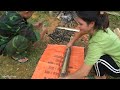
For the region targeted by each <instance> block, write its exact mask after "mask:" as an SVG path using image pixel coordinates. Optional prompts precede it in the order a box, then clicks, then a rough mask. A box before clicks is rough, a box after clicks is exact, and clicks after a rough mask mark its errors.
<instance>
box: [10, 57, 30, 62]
mask: <svg viewBox="0 0 120 90" xmlns="http://www.w3.org/2000/svg"><path fill="white" fill-rule="evenodd" d="M11 58H12V59H14V60H17V61H18V62H20V63H24V62H27V61H28V60H29V59H28V58H26V57H14V56H12V57H11Z"/></svg>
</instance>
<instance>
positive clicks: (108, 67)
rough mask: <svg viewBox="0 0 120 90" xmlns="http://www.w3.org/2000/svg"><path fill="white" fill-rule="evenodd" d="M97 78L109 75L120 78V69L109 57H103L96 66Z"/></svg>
mask: <svg viewBox="0 0 120 90" xmlns="http://www.w3.org/2000/svg"><path fill="white" fill-rule="evenodd" d="M94 70H95V72H96V75H97V76H103V75H104V74H108V75H110V76H113V77H120V68H119V67H118V66H117V64H116V63H115V61H114V60H113V59H112V58H111V57H110V56H109V55H103V56H101V58H100V59H99V60H98V62H97V63H95V65H94Z"/></svg>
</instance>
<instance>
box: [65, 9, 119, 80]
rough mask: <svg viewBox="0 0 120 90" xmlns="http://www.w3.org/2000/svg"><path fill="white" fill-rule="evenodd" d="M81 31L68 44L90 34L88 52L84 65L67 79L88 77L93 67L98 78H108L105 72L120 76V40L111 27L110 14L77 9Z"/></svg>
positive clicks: (77, 18)
mask: <svg viewBox="0 0 120 90" xmlns="http://www.w3.org/2000/svg"><path fill="white" fill-rule="evenodd" d="M76 14H77V16H78V17H76V18H75V20H76V21H77V22H78V23H79V29H80V32H79V33H78V34H76V36H75V37H74V38H73V39H72V40H71V41H70V42H69V43H68V44H67V47H70V46H72V44H73V43H74V42H75V41H76V40H77V39H78V38H79V37H81V36H82V35H84V34H89V35H90V40H89V44H88V50H87V54H86V57H85V60H84V64H83V65H82V67H81V68H80V69H79V70H78V71H77V72H75V73H74V74H71V75H68V76H66V77H65V78H66V79H87V78H88V77H87V76H88V74H89V72H90V70H91V69H92V67H94V70H95V72H96V76H95V77H94V78H96V79H106V76H105V74H108V75H111V76H113V77H119V76H120V69H119V67H120V40H119V38H118V37H117V35H115V34H114V33H113V32H112V31H111V30H110V29H109V28H108V26H109V20H108V15H107V13H105V12H102V13H101V12H100V11H76Z"/></svg>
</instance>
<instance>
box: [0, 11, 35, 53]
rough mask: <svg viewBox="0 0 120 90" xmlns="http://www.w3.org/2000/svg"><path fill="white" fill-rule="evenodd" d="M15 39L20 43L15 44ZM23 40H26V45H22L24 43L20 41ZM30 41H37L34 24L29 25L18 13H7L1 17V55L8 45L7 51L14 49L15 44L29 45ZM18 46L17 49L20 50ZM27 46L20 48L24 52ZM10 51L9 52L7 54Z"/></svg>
mask: <svg viewBox="0 0 120 90" xmlns="http://www.w3.org/2000/svg"><path fill="white" fill-rule="evenodd" d="M18 35H20V36H19V37H22V38H19V37H18ZM16 36H17V37H16ZM14 37H15V38H17V40H18V41H16V42H14ZM18 38H19V39H18ZM23 38H25V39H24V40H25V42H26V43H21V42H22V41H20V40H22V39H23ZM15 40H16V39H15ZM19 41H20V42H19ZM28 41H30V42H32V43H34V42H36V41H37V36H36V34H35V32H34V31H33V26H32V24H28V23H27V21H26V19H25V18H22V17H21V16H20V14H19V13H18V12H17V11H6V12H5V13H4V14H3V15H2V16H1V17H0V54H2V52H3V50H4V48H5V47H6V45H7V47H6V48H7V49H12V47H13V45H12V43H13V42H14V43H15V44H16V45H17V44H19V43H21V44H26V45H27V42H28ZM9 44H10V45H9ZM26 45H25V46H26ZM18 46H19V45H18ZM18 46H16V47H17V48H18ZM25 46H24V45H23V46H21V47H20V48H21V50H22V48H23V50H24V48H26V47H25ZM8 47H9V48H8ZM5 50H6V49H5ZM8 51H9V50H7V53H8ZM11 51H12V50H10V52H11Z"/></svg>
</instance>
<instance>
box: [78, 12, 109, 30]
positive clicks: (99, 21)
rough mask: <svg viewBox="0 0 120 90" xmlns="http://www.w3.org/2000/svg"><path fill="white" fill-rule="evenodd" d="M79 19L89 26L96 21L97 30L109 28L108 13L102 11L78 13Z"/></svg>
mask: <svg viewBox="0 0 120 90" xmlns="http://www.w3.org/2000/svg"><path fill="white" fill-rule="evenodd" d="M76 14H77V16H78V17H80V18H81V19H83V20H84V21H85V22H87V24H89V23H90V22H92V21H94V22H95V27H94V28H95V29H98V30H99V29H103V30H105V29H106V28H108V27H109V18H108V14H107V13H106V12H103V13H101V12H100V11H76Z"/></svg>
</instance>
